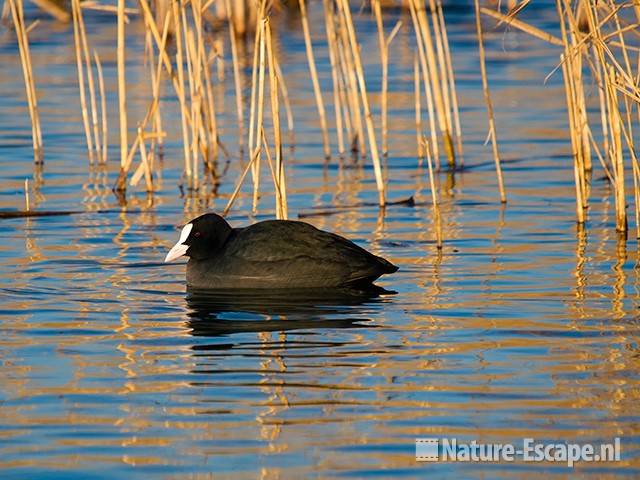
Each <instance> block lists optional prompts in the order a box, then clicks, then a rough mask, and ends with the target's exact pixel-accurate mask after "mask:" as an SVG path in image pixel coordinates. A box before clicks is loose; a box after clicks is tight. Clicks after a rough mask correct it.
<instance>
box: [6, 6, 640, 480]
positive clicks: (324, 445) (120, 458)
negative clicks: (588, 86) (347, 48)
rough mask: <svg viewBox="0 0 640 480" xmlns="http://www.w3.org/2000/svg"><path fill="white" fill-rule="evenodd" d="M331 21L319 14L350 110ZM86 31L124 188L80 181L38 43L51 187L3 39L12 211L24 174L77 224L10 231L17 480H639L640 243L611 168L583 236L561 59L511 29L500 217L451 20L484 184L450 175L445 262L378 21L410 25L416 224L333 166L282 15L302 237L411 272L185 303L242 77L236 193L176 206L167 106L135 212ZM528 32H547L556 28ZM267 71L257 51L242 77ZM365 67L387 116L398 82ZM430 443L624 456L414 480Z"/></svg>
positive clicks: (35, 195)
mask: <svg viewBox="0 0 640 480" xmlns="http://www.w3.org/2000/svg"><path fill="white" fill-rule="evenodd" d="M28 12H30V15H36V11H35V10H28ZM320 13H321V6H320V5H319V4H317V3H312V4H311V5H310V15H311V18H312V22H311V23H312V30H313V32H314V41H315V42H317V45H318V50H317V61H318V64H319V72H320V75H321V85H322V87H323V89H324V91H325V100H326V102H327V110H328V112H330V113H331V112H332V108H333V107H332V106H331V103H330V100H331V95H330V88H331V78H330V70H329V68H328V57H327V52H326V49H325V48H323V33H322V31H321V30H320V25H321V20H322V17H321V16H320ZM85 15H86V17H87V25H88V30H89V38H90V41H91V42H92V45H93V46H94V47H95V48H97V49H98V51H99V52H100V55H101V57H102V58H103V62H104V67H105V80H106V84H107V91H108V99H109V122H110V123H109V125H110V132H111V133H110V145H109V149H110V152H111V153H110V160H109V163H108V165H107V167H106V168H102V167H98V166H94V167H89V165H88V161H87V155H86V147H85V143H84V134H83V131H82V123H81V116H80V107H79V100H78V91H77V79H76V71H75V63H74V62H75V60H74V53H73V48H72V38H73V37H72V31H71V29H70V27H68V26H67V27H65V26H60V25H59V24H56V23H55V22H52V21H50V20H48V19H45V20H43V22H42V23H41V24H40V25H38V26H37V27H36V29H35V30H34V31H33V32H32V33H31V34H30V38H31V39H32V56H33V61H34V66H35V77H36V87H37V89H38V92H39V99H40V105H41V116H42V125H43V133H44V153H45V164H44V167H43V168H42V170H41V171H40V170H37V169H34V167H33V164H32V151H31V138H30V126H29V119H28V114H27V110H26V107H25V99H24V87H23V84H22V78H21V75H20V70H19V68H20V67H19V61H18V55H17V47H16V45H15V40H14V38H13V37H12V36H11V34H10V33H9V32H6V31H5V32H4V33H3V38H2V40H1V43H0V58H1V60H2V61H0V78H1V79H2V82H0V112H2V114H1V115H0V157H1V158H2V165H3V166H2V167H0V181H1V183H0V185H1V186H2V187H1V188H0V207H1V208H2V210H5V211H10V210H19V209H23V208H24V198H23V197H24V195H23V189H24V179H25V178H29V179H30V192H31V194H30V201H31V206H32V208H33V209H34V210H40V211H45V210H47V211H54V210H55V211H66V212H69V211H76V212H79V213H76V214H73V215H63V216H51V217H33V218H13V219H2V220H0V231H1V234H2V242H0V299H1V303H0V379H1V380H0V469H2V470H1V472H0V477H2V478H61V479H62V478H65V479H68V478H70V479H74V478H78V479H80V478H82V479H91V478H149V477H152V478H204V477H205V476H209V475H211V476H213V475H215V476H220V477H232V476H233V477H242V478H244V477H246V478H257V477H259V478H303V477H317V478H336V477H349V478H362V477H366V476H377V477H381V478H398V477H409V478H413V477H415V478H422V477H425V476H437V477H444V476H447V477H449V476H454V475H455V476H458V477H474V478H475V477H480V478H494V477H505V478H513V477H516V476H517V477H534V476H535V477H538V476H539V475H540V474H545V475H554V476H560V477H565V476H569V475H574V474H577V475H589V476H594V477H600V476H604V475H609V476H613V475H619V474H625V475H629V476H638V475H639V474H640V428H639V426H638V404H639V401H640V388H639V387H640V376H639V374H638V372H639V367H640V356H639V345H638V338H639V334H640V328H639V323H638V308H639V306H640V299H639V296H638V294H639V288H640V277H639V274H638V268H637V265H638V255H637V246H636V242H635V239H634V238H633V234H631V235H630V238H629V241H628V242H625V241H624V239H621V238H619V237H618V236H617V235H616V232H615V228H614V222H615V217H614V207H613V203H612V197H611V191H610V189H609V188H608V186H607V184H606V182H603V181H602V180H601V177H602V173H601V172H599V171H598V170H596V171H595V172H594V176H593V183H592V192H591V208H590V210H589V222H588V224H587V225H586V228H585V229H584V230H578V229H577V228H576V225H575V221H574V216H575V207H574V201H575V200H574V190H573V189H574V186H573V171H572V169H573V167H572V161H571V158H570V144H569V138H568V135H567V126H566V123H567V121H566V111H565V104H564V102H565V100H564V91H563V88H562V85H561V83H560V82H561V79H560V78H559V77H558V76H557V75H556V76H554V77H552V78H551V79H550V81H549V82H548V83H547V84H546V85H544V84H543V80H544V78H545V76H546V75H547V74H548V73H549V72H550V71H551V70H552V69H553V68H554V67H555V65H556V62H557V58H558V54H559V51H558V49H557V48H556V47H552V46H548V45H546V44H544V43H542V42H539V41H537V40H534V39H531V38H529V37H528V36H526V35H525V34H520V33H517V32H515V31H513V30H510V31H508V32H507V33H504V32H503V31H502V30H498V31H493V30H489V31H488V33H487V35H488V36H487V55H488V69H489V75H490V77H489V80H490V85H491V88H492V94H493V98H494V103H495V109H496V122H497V129H498V132H497V133H498V139H499V145H500V149H501V153H502V157H503V160H504V165H503V167H504V175H505V183H506V187H507V195H508V198H509V201H508V203H507V204H506V205H501V204H500V202H499V197H498V193H497V186H496V177H495V173H494V169H493V160H492V157H491V149H490V146H488V145H487V146H484V145H483V142H484V139H485V138H486V134H487V124H486V114H485V110H484V104H483V103H482V102H483V99H482V95H481V90H480V79H479V73H478V72H479V70H478V65H477V50H476V43H475V36H474V30H473V28H474V25H473V17H472V15H470V14H469V12H468V11H467V10H465V9H462V8H454V7H451V6H450V7H449V8H448V9H447V19H448V21H449V36H450V40H451V42H452V50H453V54H454V62H455V67H456V73H457V78H458V85H459V95H460V103H461V112H462V120H463V129H464V133H465V137H464V138H465V166H466V168H465V169H464V170H463V171H461V172H456V173H455V174H453V173H450V172H441V173H439V174H438V176H437V181H438V194H439V197H440V200H441V208H442V218H443V237H444V248H443V250H442V252H438V251H437V249H436V248H435V243H434V238H435V233H434V229H433V222H432V210H431V203H430V202H431V200H430V199H431V194H430V190H429V181H428V175H427V170H426V166H424V165H422V166H419V165H418V161H417V159H416V158H415V151H416V146H415V130H414V123H413V122H414V119H413V97H412V95H413V83H412V82H413V80H412V78H413V77H412V68H413V67H412V65H413V54H414V44H413V38H412V37H411V35H410V30H409V29H408V28H407V26H408V25H410V18H409V17H408V16H407V15H406V14H404V15H402V16H401V17H399V15H400V13H399V12H398V11H394V10H390V11H387V12H386V13H385V25H386V27H387V31H389V30H390V29H391V28H392V27H393V25H394V24H395V22H396V20H397V19H398V18H401V19H402V20H403V23H404V25H405V27H403V29H402V30H401V32H400V34H399V35H398V37H397V39H396V40H394V43H393V44H392V51H391V53H392V55H391V58H392V64H391V68H390V72H391V77H390V89H391V94H390V129H391V131H390V141H389V144H390V158H389V160H388V170H387V171H386V173H387V176H388V188H389V198H390V200H401V199H406V198H408V197H410V196H413V197H414V198H415V200H416V205H415V206H408V205H395V206H390V207H388V208H387V209H386V211H385V212H384V214H381V213H380V212H379V210H378V208H377V207H375V206H372V204H373V205H375V202H376V199H377V194H376V191H375V181H374V176H373V170H372V168H371V166H370V161H369V160H366V161H364V163H363V162H360V163H359V164H358V165H356V166H352V165H351V164H350V162H349V161H346V162H344V164H343V166H342V167H340V166H339V162H338V160H337V159H336V158H333V159H332V161H331V162H330V164H329V165H325V164H324V162H323V159H322V143H321V142H322V140H321V136H320V134H319V130H318V122H317V114H316V111H315V104H314V101H313V98H312V97H311V89H310V82H309V78H308V73H307V69H306V63H305V62H306V59H305V56H304V43H303V39H302V34H301V31H300V29H299V23H298V19H297V18H296V17H295V16H293V15H290V16H287V14H284V13H283V14H282V15H281V16H279V17H278V18H277V19H275V20H274V31H275V32H276V34H277V38H278V39H279V42H280V45H281V50H280V55H281V63H282V66H283V69H284V71H285V75H286V79H287V86H288V88H289V90H290V94H291V100H292V103H293V108H294V117H295V121H296V146H295V147H296V148H295V152H294V153H291V152H290V151H289V150H287V151H286V156H285V162H286V172H287V179H288V183H287V186H288V197H289V212H290V217H291V218H297V217H298V216H299V215H301V216H303V217H304V220H305V221H308V222H310V223H313V224H314V225H316V226H318V227H319V228H323V229H326V230H330V231H334V232H337V233H340V234H342V235H344V236H347V237H349V238H351V239H352V240H354V241H355V242H357V243H358V244H360V245H362V246H363V247H365V248H368V249H369V250H371V251H372V252H374V253H375V254H377V255H382V256H384V257H386V258H388V259H389V260H390V261H392V262H393V263H395V264H397V265H399V266H400V271H399V272H398V273H396V274H394V275H392V276H388V277H385V278H383V279H381V281H380V282H379V284H380V285H381V286H383V287H384V288H386V289H387V290H390V291H393V292H396V293H388V294H385V295H382V296H380V297H376V298H357V299H353V298H351V299H344V298H328V299H327V298H322V297H320V298H316V297H314V298H312V299H300V298H297V297H290V298H289V297H286V298H282V297H275V298H273V297H269V296H265V297H262V296H256V295H253V296H247V295H242V294H230V295H227V296H217V297H213V298H205V299H202V298H191V297H189V296H188V295H187V293H186V291H185V285H184V270H185V268H184V263H180V262H178V263H177V264H170V265H165V264H163V263H161V262H162V259H163V258H164V256H165V254H166V251H167V249H168V248H170V247H171V245H173V243H174V242H175V240H176V239H177V236H178V230H177V226H178V225H181V224H183V223H184V222H186V221H188V220H189V219H190V218H193V217H195V216H197V215H199V214H200V213H202V212H204V211H208V210H215V211H221V210H222V209H223V208H224V206H225V205H226V202H227V199H228V196H229V195H230V194H231V192H232V191H233V189H234V186H235V183H236V180H237V178H238V176H239V174H240V172H241V170H242V166H243V163H242V162H241V161H240V160H239V159H238V158H237V152H236V150H237V148H236V145H237V132H236V127H235V106H234V102H235V100H234V97H233V77H232V72H231V63H230V59H229V58H227V63H226V69H227V72H226V74H227V76H226V79H225V81H224V82H223V83H220V84H218V83H216V89H217V90H216V95H217V96H218V98H219V99H220V101H219V102H218V105H220V108H221V112H220V122H221V125H222V140H223V141H224V142H225V144H226V145H227V146H228V147H229V149H230V150H231V151H232V153H233V154H234V157H233V159H232V160H231V163H230V167H229V170H228V172H227V173H226V175H225V176H224V177H223V178H222V180H221V185H220V188H219V192H218V195H217V196H216V195H213V194H211V193H209V194H204V193H203V194H201V195H195V194H189V193H187V195H186V196H181V194H180V191H179V189H178V183H179V179H180V175H181V173H182V145H181V136H180V124H179V112H178V109H177V107H176V105H175V102H174V101H172V99H171V98H172V97H171V95H170V93H171V87H170V85H168V84H166V85H165V88H166V91H167V92H168V93H167V94H166V99H165V104H166V105H164V104H163V105H164V106H163V109H164V110H163V115H164V119H165V124H166V128H167V139H166V148H165V152H166V153H165V159H164V164H163V168H162V179H161V182H160V183H159V184H158V190H157V191H156V192H155V193H154V194H153V195H152V196H147V194H146V193H145V192H144V191H143V187H142V186H140V187H138V188H130V189H129V192H128V195H127V203H126V205H121V204H120V203H119V202H118V200H117V199H116V197H115V196H114V195H113V194H112V192H111V186H112V184H113V182H114V181H115V178H116V175H117V169H118V159H119V155H118V147H117V145H118V137H117V110H116V106H117V97H116V90H117V89H116V81H115V79H116V70H115V49H114V41H113V39H114V38H115V21H114V18H113V17H112V16H110V15H108V14H91V15H90V14H88V13H85ZM529 15H530V16H529V19H530V20H532V21H535V22H536V24H537V25H539V26H541V27H544V28H549V29H553V28H554V26H553V22H554V18H555V17H554V15H555V12H554V10H553V9H552V8H550V7H549V8H546V9H545V8H542V7H539V8H536V9H535V10H531V11H530V13H529ZM356 22H357V25H358V35H359V38H360V39H361V41H362V42H363V46H362V48H363V52H374V53H375V52H377V50H376V41H377V40H376V37H375V35H374V33H375V23H374V22H373V21H372V20H371V18H370V17H369V13H368V12H366V11H365V12H363V13H361V14H359V15H358V16H356ZM488 27H489V25H488ZM127 28H128V29H129V30H128V31H130V32H131V33H130V37H128V38H130V43H129V50H128V71H127V75H128V77H127V81H128V94H129V118H130V120H129V123H130V125H132V126H133V127H135V123H136V122H137V121H139V120H140V119H141V118H142V117H143V116H144V112H145V111H146V108H147V105H148V101H149V90H150V87H149V86H148V81H147V76H146V74H147V71H148V70H147V68H148V67H147V66H145V65H144V64H143V62H142V59H143V37H142V28H141V24H140V21H139V19H138V18H137V17H135V16H134V17H132V23H131V24H130V26H129V27H127ZM222 34H226V32H222ZM128 35H129V34H128ZM250 50H251V41H249V42H248V47H247V51H248V53H249V57H248V58H249V60H248V61H247V62H248V63H247V64H248V65H250V58H251V56H250ZM225 53H226V55H227V56H228V55H229V52H228V46H226V49H225ZM365 59H366V69H367V79H368V82H369V88H370V89H371V91H372V92H373V93H372V94H371V100H372V104H373V105H374V114H375V115H377V112H378V107H377V106H378V102H379V96H378V95H377V93H375V92H377V91H378V89H379V82H380V73H379V65H378V63H377V62H378V58H377V55H372V54H371V55H365ZM249 68H250V67H247V70H246V73H247V74H248V75H249V77H248V78H247V79H246V80H247V82H249V81H250V70H249ZM214 77H215V76H214ZM248 85H249V84H248V83H246V85H245V86H248ZM246 93H248V91H247V92H246ZM223 108H224V110H222V109H223ZM331 118H332V117H330V124H331V125H333V123H332V120H331ZM132 132H133V130H132ZM132 135H133V133H131V136H132ZM331 136H332V141H333V146H334V151H335V132H333V131H332V132H331ZM263 174H264V176H263V179H265V180H263V184H264V186H265V187H264V188H265V190H264V193H263V195H262V198H261V201H260V205H259V208H258V211H257V213H256V214H252V211H251V191H250V186H249V183H250V182H247V186H246V187H245V188H243V190H242V195H241V196H240V198H239V199H238V202H237V203H236V204H235V206H234V208H233V209H232V211H231V213H230V214H229V216H228V219H229V221H230V222H231V223H232V224H233V225H234V226H241V225H246V224H250V223H252V222H255V221H258V220H263V219H267V218H273V217H274V215H275V211H274V208H275V207H274V198H273V194H272V187H271V186H270V184H269V183H270V182H269V177H268V172H267V171H266V167H265V171H264V172H263ZM629 201H630V202H631V201H632V199H629ZM342 207H346V208H342ZM327 211H331V214H328V215H327V214H320V213H321V212H325V213H326V212H327ZM629 211H630V212H632V209H631V208H630V210H629ZM630 220H631V223H632V225H633V219H632V218H631V219H630ZM427 437H435V438H445V437H446V438H457V439H458V441H459V442H463V441H471V440H473V439H475V440H477V441H479V442H486V443H514V444H516V446H520V445H521V443H522V439H523V438H527V437H533V438H536V439H538V440H543V441H548V442H554V443H558V442H560V443H563V442H575V443H597V444H599V443H608V442H612V441H613V439H614V438H615V437H619V438H620V439H621V444H622V460H621V461H620V462H616V463H587V462H579V463H578V464H577V465H576V466H575V467H574V468H573V469H571V468H568V467H567V466H566V465H565V464H563V463H524V462H521V461H518V462H515V463H504V462H503V463H482V464H479V463H463V462H457V463H453V462H447V463H444V462H439V463H419V462H416V460H415V445H414V442H415V439H416V438H427Z"/></svg>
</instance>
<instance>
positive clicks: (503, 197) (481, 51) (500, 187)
mask: <svg viewBox="0 0 640 480" xmlns="http://www.w3.org/2000/svg"><path fill="white" fill-rule="evenodd" d="M474 3H475V9H476V31H477V34H478V53H479V56H480V74H481V76H482V91H483V93H484V100H485V103H486V104H487V115H488V117H489V132H490V134H491V146H492V150H493V159H494V161H495V164H496V174H497V176H498V190H499V191H500V201H501V202H502V203H506V201H507V194H506V192H505V189H504V180H503V178H502V168H501V166H500V155H499V153H498V140H497V138H496V125H495V121H494V118H493V105H492V103H491V94H490V93H489V82H488V80H487V68H486V65H485V57H484V41H483V38H482V24H481V22H480V5H479V2H478V0H474Z"/></svg>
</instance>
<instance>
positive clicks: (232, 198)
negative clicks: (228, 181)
mask: <svg viewBox="0 0 640 480" xmlns="http://www.w3.org/2000/svg"><path fill="white" fill-rule="evenodd" d="M259 155H260V147H258V148H256V149H255V151H254V152H253V155H252V156H251V160H250V161H249V162H247V164H246V165H245V167H244V169H243V170H242V173H241V174H240V178H239V179H238V182H237V183H236V187H235V189H234V190H233V193H232V194H231V196H230V197H229V201H228V202H227V206H226V207H224V210H223V212H222V216H223V217H225V216H226V215H227V214H228V213H229V210H231V207H232V206H233V202H235V200H236V197H237V196H238V193H240V189H241V188H242V183H243V182H244V179H245V177H246V176H247V173H249V169H250V168H251V167H252V166H253V164H254V162H255V161H256V159H257V158H258V156H259Z"/></svg>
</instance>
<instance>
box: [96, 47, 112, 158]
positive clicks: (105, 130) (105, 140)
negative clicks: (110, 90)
mask: <svg viewBox="0 0 640 480" xmlns="http://www.w3.org/2000/svg"><path fill="white" fill-rule="evenodd" d="M93 56H94V60H95V62H96V70H97V73H98V88H99V91H100V113H101V126H102V152H101V153H102V155H101V157H100V162H102V163H107V158H108V145H109V136H108V134H109V125H108V122H107V96H106V93H105V87H104V75H103V74H102V62H101V61H100V56H99V55H98V52H97V51H96V50H94V51H93Z"/></svg>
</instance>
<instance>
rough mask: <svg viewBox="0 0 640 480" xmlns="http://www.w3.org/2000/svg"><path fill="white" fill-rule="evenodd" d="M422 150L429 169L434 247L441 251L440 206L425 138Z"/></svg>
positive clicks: (427, 143)
mask: <svg viewBox="0 0 640 480" xmlns="http://www.w3.org/2000/svg"><path fill="white" fill-rule="evenodd" d="M422 142H423V150H424V151H425V152H426V156H427V165H428V167H429V185H430V187H431V203H432V205H433V225H434V230H435V231H436V247H437V248H438V250H442V219H441V216H440V205H439V203H438V195H437V193H436V182H435V178H434V175H433V165H432V163H433V162H432V160H431V149H430V148H429V142H428V140H427V138H426V137H423V138H422Z"/></svg>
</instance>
